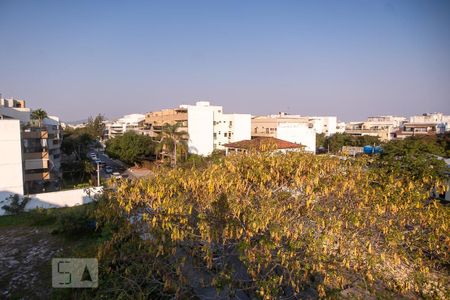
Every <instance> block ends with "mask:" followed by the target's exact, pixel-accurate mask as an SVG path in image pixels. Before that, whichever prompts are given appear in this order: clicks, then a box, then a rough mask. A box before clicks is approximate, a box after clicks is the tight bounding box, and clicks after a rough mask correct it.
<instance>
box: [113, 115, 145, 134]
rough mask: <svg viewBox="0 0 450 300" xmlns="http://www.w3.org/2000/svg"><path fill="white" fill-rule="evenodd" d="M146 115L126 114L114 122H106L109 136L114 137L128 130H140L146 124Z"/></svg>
mask: <svg viewBox="0 0 450 300" xmlns="http://www.w3.org/2000/svg"><path fill="white" fill-rule="evenodd" d="M144 120H145V115H142V114H131V115H125V116H123V117H122V118H120V119H117V120H116V121H113V122H106V123H105V127H106V131H107V136H108V138H114V137H116V136H119V135H122V134H124V133H125V132H128V131H136V132H137V131H139V130H140V129H141V128H142V127H143V125H144Z"/></svg>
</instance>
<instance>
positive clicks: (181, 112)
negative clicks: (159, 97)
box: [144, 106, 188, 134]
mask: <svg viewBox="0 0 450 300" xmlns="http://www.w3.org/2000/svg"><path fill="white" fill-rule="evenodd" d="M176 123H180V124H181V127H180V130H183V131H186V132H187V130H188V109H187V107H184V106H181V107H179V108H171V109H162V110H160V111H154V112H149V113H147V114H146V115H145V121H144V125H145V127H146V129H149V130H152V131H153V132H154V133H155V134H158V133H160V132H161V130H162V127H163V126H164V124H170V125H173V124H176Z"/></svg>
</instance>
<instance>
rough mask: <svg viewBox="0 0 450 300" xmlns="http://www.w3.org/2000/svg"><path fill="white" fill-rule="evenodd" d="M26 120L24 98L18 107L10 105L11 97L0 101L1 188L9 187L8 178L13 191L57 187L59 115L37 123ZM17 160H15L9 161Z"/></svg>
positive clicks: (30, 190) (43, 189)
mask: <svg viewBox="0 0 450 300" xmlns="http://www.w3.org/2000/svg"><path fill="white" fill-rule="evenodd" d="M2 100H4V99H2ZM5 104H6V105H8V106H6V105H5ZM26 120H28V121H26ZM29 120H30V109H29V108H26V107H25V102H24V101H22V102H21V104H20V106H19V107H14V106H11V101H8V102H6V101H2V102H1V105H0V122H1V124H2V126H0V136H2V139H0V149H2V158H3V161H4V162H3V163H1V164H0V192H6V191H7V190H8V189H9V187H8V186H10V185H9V184H6V182H9V181H11V182H15V184H14V186H16V187H17V188H15V190H14V192H15V193H17V191H16V190H20V193H19V194H33V193H40V192H44V191H54V190H59V189H60V184H61V178H62V176H61V175H62V174H61V150H60V147H61V140H62V129H61V125H60V122H59V119H58V118H56V117H49V118H46V119H44V120H43V122H42V124H41V125H40V126H39V124H37V122H33V121H29ZM16 158H17V159H16ZM16 160H17V161H18V163H16V164H10V163H8V162H9V161H16ZM18 174H20V175H18ZM3 177H5V178H3ZM11 177H14V178H11ZM19 181H20V182H22V184H21V185H20V187H19V185H18V184H17V182H19ZM3 183H5V184H3ZM3 185H5V186H3Z"/></svg>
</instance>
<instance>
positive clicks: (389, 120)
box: [345, 116, 406, 141]
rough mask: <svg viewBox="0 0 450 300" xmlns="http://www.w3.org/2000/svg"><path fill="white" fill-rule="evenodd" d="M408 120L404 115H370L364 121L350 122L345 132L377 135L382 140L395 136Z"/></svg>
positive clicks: (359, 134) (356, 134)
mask: <svg viewBox="0 0 450 300" xmlns="http://www.w3.org/2000/svg"><path fill="white" fill-rule="evenodd" d="M404 122H406V118H404V117H396V116H376V117H369V118H367V121H364V122H349V123H347V124H346V126H345V133H347V134H350V135H353V136H376V137H378V138H379V139H380V140H381V141H389V140H391V139H393V138H395V132H396V131H397V130H399V128H400V127H401V126H402V124H403V123H404Z"/></svg>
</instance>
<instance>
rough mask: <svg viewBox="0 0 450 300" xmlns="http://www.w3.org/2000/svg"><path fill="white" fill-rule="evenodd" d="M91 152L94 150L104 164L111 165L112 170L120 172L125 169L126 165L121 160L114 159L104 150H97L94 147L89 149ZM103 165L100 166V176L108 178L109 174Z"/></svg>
mask: <svg viewBox="0 0 450 300" xmlns="http://www.w3.org/2000/svg"><path fill="white" fill-rule="evenodd" d="M91 152H94V153H95V154H96V155H97V158H98V159H100V160H101V161H102V162H104V163H105V164H106V166H110V167H112V168H113V172H119V173H122V172H123V171H125V170H126V165H125V164H124V163H123V162H121V161H119V160H116V159H112V158H110V157H109V156H108V155H106V154H105V153H104V152H102V151H97V150H94V149H92V150H91V151H90V153H91ZM106 166H105V167H106ZM105 167H103V168H100V176H101V177H102V178H109V177H110V176H111V175H110V174H108V173H106V172H105Z"/></svg>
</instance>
